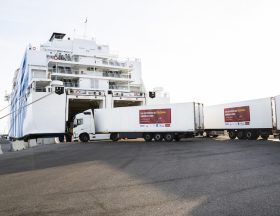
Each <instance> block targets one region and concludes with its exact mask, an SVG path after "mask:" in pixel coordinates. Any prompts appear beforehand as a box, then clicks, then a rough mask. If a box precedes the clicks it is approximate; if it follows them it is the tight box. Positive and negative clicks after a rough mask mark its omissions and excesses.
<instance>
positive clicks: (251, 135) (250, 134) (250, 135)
mask: <svg viewBox="0 0 280 216" xmlns="http://www.w3.org/2000/svg"><path fill="white" fill-rule="evenodd" d="M245 137H246V139H248V140H253V138H254V132H253V131H246V132H245Z"/></svg>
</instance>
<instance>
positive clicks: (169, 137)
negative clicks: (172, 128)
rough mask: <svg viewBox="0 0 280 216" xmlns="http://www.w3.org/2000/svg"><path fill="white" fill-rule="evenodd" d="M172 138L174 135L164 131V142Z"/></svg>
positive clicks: (170, 140)
mask: <svg viewBox="0 0 280 216" xmlns="http://www.w3.org/2000/svg"><path fill="white" fill-rule="evenodd" d="M173 139H174V135H173V134H172V133H166V134H164V140H165V141H166V142H172V140H173Z"/></svg>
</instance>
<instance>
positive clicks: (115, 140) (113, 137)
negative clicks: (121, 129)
mask: <svg viewBox="0 0 280 216" xmlns="http://www.w3.org/2000/svg"><path fill="white" fill-rule="evenodd" d="M110 139H111V140H112V141H113V142H117V141H118V140H119V134H118V133H112V134H111V135H110Z"/></svg>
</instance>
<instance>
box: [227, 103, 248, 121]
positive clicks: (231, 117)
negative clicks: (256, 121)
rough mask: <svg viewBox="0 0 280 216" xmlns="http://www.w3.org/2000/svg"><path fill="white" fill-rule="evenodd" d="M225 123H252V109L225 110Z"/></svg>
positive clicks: (246, 107)
mask: <svg viewBox="0 0 280 216" xmlns="http://www.w3.org/2000/svg"><path fill="white" fill-rule="evenodd" d="M224 116H225V122H245V124H249V123H250V107H249V106H242V107H232V108H225V109H224Z"/></svg>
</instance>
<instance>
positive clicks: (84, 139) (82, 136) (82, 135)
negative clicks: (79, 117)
mask: <svg viewBox="0 0 280 216" xmlns="http://www.w3.org/2000/svg"><path fill="white" fill-rule="evenodd" d="M79 138H80V140H81V141H82V142H88V141H89V135H88V134H87V133H83V134H81V135H80V137H79Z"/></svg>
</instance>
